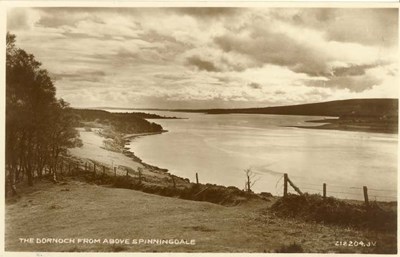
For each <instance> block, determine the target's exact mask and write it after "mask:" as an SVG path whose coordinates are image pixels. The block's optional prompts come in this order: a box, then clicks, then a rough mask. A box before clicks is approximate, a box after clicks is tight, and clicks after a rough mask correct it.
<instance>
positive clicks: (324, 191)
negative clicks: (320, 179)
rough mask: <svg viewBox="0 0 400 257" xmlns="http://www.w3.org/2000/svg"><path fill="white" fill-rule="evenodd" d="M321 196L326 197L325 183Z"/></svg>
mask: <svg viewBox="0 0 400 257" xmlns="http://www.w3.org/2000/svg"><path fill="white" fill-rule="evenodd" d="M323 197H324V199H325V198H326V183H324V184H323Z"/></svg>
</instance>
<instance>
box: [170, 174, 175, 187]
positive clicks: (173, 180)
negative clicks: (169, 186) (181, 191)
mask: <svg viewBox="0 0 400 257" xmlns="http://www.w3.org/2000/svg"><path fill="white" fill-rule="evenodd" d="M171 178H172V183H173V184H174V188H176V183H175V179H174V175H171Z"/></svg>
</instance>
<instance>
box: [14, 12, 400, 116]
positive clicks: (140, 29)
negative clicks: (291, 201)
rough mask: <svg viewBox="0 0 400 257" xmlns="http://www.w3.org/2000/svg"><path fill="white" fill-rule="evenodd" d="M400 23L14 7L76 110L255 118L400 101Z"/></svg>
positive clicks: (322, 16)
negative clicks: (364, 100) (347, 101)
mask: <svg viewBox="0 0 400 257" xmlns="http://www.w3.org/2000/svg"><path fill="white" fill-rule="evenodd" d="M397 14H398V11H397V9H396V8H386V9H372V8H364V9H347V8H303V9H302V8H192V7H190V8H14V9H11V10H10V11H9V12H8V14H7V28H8V30H10V31H11V32H12V33H15V34H16V35H17V46H18V47H21V48H23V49H25V50H27V51H28V52H29V53H33V54H34V55H35V57H36V58H37V59H38V60H40V61H41V62H42V63H43V66H44V68H46V69H48V70H49V72H50V74H52V76H53V78H54V79H55V80H56V81H55V82H56V83H55V84H56V86H57V89H58V90H57V95H58V96H59V97H63V98H65V99H66V100H67V101H70V102H71V103H72V104H73V105H76V106H78V105H86V106H89V105H97V106H99V105H103V106H104V105H115V103H116V102H117V103H118V105H121V106H122V105H125V106H128V107H131V106H132V105H135V106H137V107H152V106H154V107H158V106H164V107H171V106H172V105H176V106H180V107H184V106H185V105H186V106H196V107H198V108H202V107H217V106H223V107H229V106H230V105H231V106H237V107H246V106H247V107H251V106H263V105H279V104H295V103H306V102H309V101H323V100H328V99H329V100H334V99H343V98H345V97H348V98H350V97H351V98H354V97H363V96H364V97H365V96H368V97H373V96H385V97H391V96H393V95H395V94H396V92H397V91H396V90H397V88H396V85H397V84H398V81H397V82H396V78H397V76H398V68H397V66H398V49H397V40H398V34H397V30H398V25H397V19H398V18H397ZM392 84H394V85H392ZM108 92H112V93H108ZM390 92H392V94H390ZM81 101H83V102H82V103H80V102H81ZM202 103H203V104H202Z"/></svg>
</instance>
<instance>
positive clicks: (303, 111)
mask: <svg viewBox="0 0 400 257" xmlns="http://www.w3.org/2000/svg"><path fill="white" fill-rule="evenodd" d="M174 111H180V112H201V113H208V114H229V113H249V114H281V115H310V116H332V117H343V116H358V117H361V116H364V117H383V116H386V117H397V116H398V99H395V98H376V99H349V100H337V101H329V102H322V103H311V104H299V105H287V106H275V107H261V108H241V109H202V110H193V109H192V110H182V109H180V110H174Z"/></svg>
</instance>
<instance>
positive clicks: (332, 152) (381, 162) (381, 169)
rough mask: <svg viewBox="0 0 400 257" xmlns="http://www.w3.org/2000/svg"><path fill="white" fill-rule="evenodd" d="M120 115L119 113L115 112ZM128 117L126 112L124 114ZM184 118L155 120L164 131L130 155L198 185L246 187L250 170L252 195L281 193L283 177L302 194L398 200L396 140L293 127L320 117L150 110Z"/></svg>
mask: <svg viewBox="0 0 400 257" xmlns="http://www.w3.org/2000/svg"><path fill="white" fill-rule="evenodd" d="M111 111H113V112H121V111H122V110H111ZM124 112H125V111H124ZM146 112H149V113H155V114H159V115H162V116H175V117H182V118H186V119H154V120H150V121H153V122H156V123H158V124H161V125H162V126H163V128H164V129H166V130H168V132H167V133H163V134H158V135H151V136H143V137H139V138H135V139H133V140H132V141H131V143H130V149H131V151H133V152H134V153H135V154H136V155H137V156H138V157H140V158H141V159H142V160H143V161H144V162H146V163H149V164H153V165H156V166H159V167H162V168H166V169H168V170H169V171H170V172H171V173H172V174H175V175H178V176H181V177H185V178H189V179H190V180H191V181H194V180H195V173H196V172H197V173H198V174H199V180H200V182H201V183H213V184H214V183H215V184H221V185H227V186H229V185H233V186H237V187H239V188H240V189H243V188H244V186H245V180H246V179H245V173H244V170H245V169H251V170H252V171H253V173H254V174H255V177H254V178H253V179H254V180H257V181H256V182H255V184H254V186H253V190H254V191H255V192H271V193H272V194H275V195H281V194H282V192H283V189H282V187H283V178H282V176H283V173H288V175H289V178H290V179H291V180H292V181H293V182H294V183H295V184H296V185H297V186H298V187H300V189H301V190H303V191H305V192H309V193H322V184H323V183H326V184H327V194H328V195H331V196H336V197H340V198H345V199H363V192H362V187H363V186H368V189H369V195H370V199H371V200H382V201H393V200H396V197H397V142H398V138H397V135H393V134H382V133H367V132H351V131H336V130H318V129H302V128H294V127H289V126H302V125H306V126H312V125H313V124H314V125H320V124H315V123H307V122H305V121H307V120H315V119H323V117H310V116H287V115H265V114H221V115H207V114H199V113H180V112H167V111H146Z"/></svg>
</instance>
